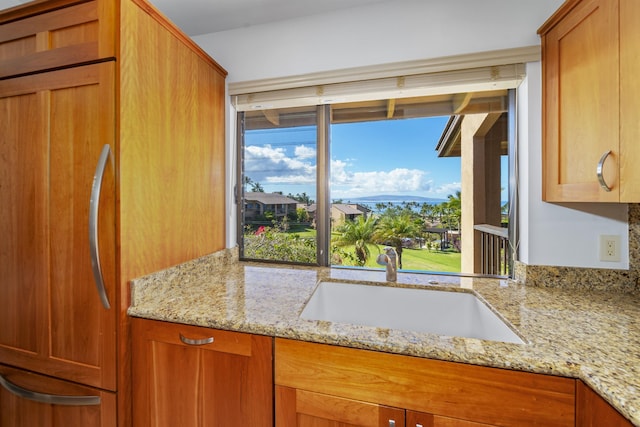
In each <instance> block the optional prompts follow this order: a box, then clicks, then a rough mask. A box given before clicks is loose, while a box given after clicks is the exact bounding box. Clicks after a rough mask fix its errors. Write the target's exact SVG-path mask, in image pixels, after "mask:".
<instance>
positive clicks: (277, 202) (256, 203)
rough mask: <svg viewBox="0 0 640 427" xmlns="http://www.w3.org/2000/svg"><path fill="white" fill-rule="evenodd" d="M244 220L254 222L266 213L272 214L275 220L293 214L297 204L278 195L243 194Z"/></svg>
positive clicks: (288, 198)
mask: <svg viewBox="0 0 640 427" xmlns="http://www.w3.org/2000/svg"><path fill="white" fill-rule="evenodd" d="M244 201H245V203H244V215H245V220H255V219H258V218H260V217H262V216H263V215H264V214H265V213H266V212H272V213H273V215H274V217H275V218H276V219H281V218H283V217H285V216H287V215H289V214H290V213H293V214H295V213H296V208H297V205H298V202H297V201H296V200H294V199H292V198H290V197H286V196H283V195H282V194H279V193H262V192H250V193H245V194H244Z"/></svg>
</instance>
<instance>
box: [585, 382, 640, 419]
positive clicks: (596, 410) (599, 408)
mask: <svg viewBox="0 0 640 427" xmlns="http://www.w3.org/2000/svg"><path fill="white" fill-rule="evenodd" d="M632 425H633V424H631V422H629V421H628V420H627V419H626V418H624V417H623V416H622V415H621V414H620V413H619V412H618V411H616V410H615V408H613V407H612V406H611V405H609V403H607V402H606V401H605V400H604V399H603V398H601V397H600V396H598V395H597V394H596V393H595V392H594V391H593V390H591V389H590V388H589V387H588V386H587V385H586V384H585V383H583V382H582V381H577V385H576V426H577V427H602V426H606V427H632Z"/></svg>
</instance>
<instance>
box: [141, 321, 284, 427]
mask: <svg viewBox="0 0 640 427" xmlns="http://www.w3.org/2000/svg"><path fill="white" fill-rule="evenodd" d="M131 325H132V339H133V378H134V380H133V424H134V426H135V427H146V426H154V427H162V426H166V427H176V426H180V427H204V426H214V427H217V426H220V427H222V426H252V427H270V426H272V425H273V376H272V372H273V363H272V360H273V357H272V354H273V340H272V338H269V337H264V336H256V335H251V334H244V333H238V332H229V331H221V330H215V329H208V328H201V327H196V326H187V325H179V324H174V323H166V322H159V321H153V320H144V319H132V322H131Z"/></svg>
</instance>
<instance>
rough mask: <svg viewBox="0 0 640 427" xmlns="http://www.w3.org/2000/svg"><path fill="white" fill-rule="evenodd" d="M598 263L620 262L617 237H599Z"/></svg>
mask: <svg viewBox="0 0 640 427" xmlns="http://www.w3.org/2000/svg"><path fill="white" fill-rule="evenodd" d="M600 261H610V262H620V236H619V235H617V234H616V235H608V234H601V235H600Z"/></svg>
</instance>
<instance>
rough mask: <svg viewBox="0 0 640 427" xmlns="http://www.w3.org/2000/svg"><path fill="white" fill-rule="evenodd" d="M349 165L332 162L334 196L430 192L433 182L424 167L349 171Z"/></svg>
mask: <svg viewBox="0 0 640 427" xmlns="http://www.w3.org/2000/svg"><path fill="white" fill-rule="evenodd" d="M347 166H348V165H347V164H346V163H345V162H342V161H339V160H337V161H333V162H332V163H331V188H332V197H333V196H334V195H335V196H336V197H349V196H350V197H360V196H368V195H372V194H401V193H412V192H427V191H430V190H431V188H432V185H433V184H432V181H431V180H429V179H427V173H426V172H425V171H423V170H418V169H406V168H396V169H393V170H391V171H371V172H348V171H347V170H346V167H347Z"/></svg>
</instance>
